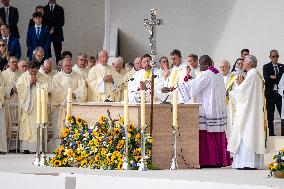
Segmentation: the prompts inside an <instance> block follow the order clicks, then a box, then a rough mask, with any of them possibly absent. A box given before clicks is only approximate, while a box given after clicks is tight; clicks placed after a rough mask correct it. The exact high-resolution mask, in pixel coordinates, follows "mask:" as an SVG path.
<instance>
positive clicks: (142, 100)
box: [140, 90, 146, 130]
mask: <svg viewBox="0 0 284 189" xmlns="http://www.w3.org/2000/svg"><path fill="white" fill-rule="evenodd" d="M145 101H146V94H145V90H141V105H140V106H141V129H142V130H144V129H145V127H146V124H145Z"/></svg>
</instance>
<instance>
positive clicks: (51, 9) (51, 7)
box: [50, 4, 54, 12]
mask: <svg viewBox="0 0 284 189" xmlns="http://www.w3.org/2000/svg"><path fill="white" fill-rule="evenodd" d="M53 7H54V5H53V4H51V5H50V12H52V11H53Z"/></svg>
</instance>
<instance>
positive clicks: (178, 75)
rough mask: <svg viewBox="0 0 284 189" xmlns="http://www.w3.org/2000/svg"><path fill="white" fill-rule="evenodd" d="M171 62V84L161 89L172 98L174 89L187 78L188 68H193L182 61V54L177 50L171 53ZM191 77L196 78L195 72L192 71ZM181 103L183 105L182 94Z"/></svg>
mask: <svg viewBox="0 0 284 189" xmlns="http://www.w3.org/2000/svg"><path fill="white" fill-rule="evenodd" d="M170 55H171V60H172V63H173V68H172V70H171V74H170V76H169V82H168V86H167V87H164V88H162V89H161V91H162V93H166V94H169V96H170V98H171V95H172V94H171V91H172V89H173V88H176V87H177V84H178V83H179V82H180V81H183V79H184V77H185V76H186V70H187V69H186V67H187V66H189V67H191V65H188V64H187V63H186V62H183V61H182V56H181V52H180V51H179V50H177V49H174V50H173V51H172V52H171V53H170ZM190 75H191V77H195V74H194V72H193V71H191V73H190ZM179 102H180V103H182V102H183V101H182V98H180V94H179Z"/></svg>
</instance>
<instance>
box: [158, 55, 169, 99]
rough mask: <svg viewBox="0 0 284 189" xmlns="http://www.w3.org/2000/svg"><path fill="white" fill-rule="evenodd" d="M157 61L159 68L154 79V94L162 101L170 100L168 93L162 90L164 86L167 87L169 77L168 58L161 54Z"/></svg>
mask: <svg viewBox="0 0 284 189" xmlns="http://www.w3.org/2000/svg"><path fill="white" fill-rule="evenodd" d="M159 63H160V69H159V71H158V73H157V77H156V80H155V95H156V96H157V98H158V99H160V100H161V102H162V103H166V102H171V97H170V94H169V93H163V92H162V89H163V88H164V87H169V77H170V74H171V70H170V65H169V60H168V58H167V57H165V56H162V57H161V58H160V60H159Z"/></svg>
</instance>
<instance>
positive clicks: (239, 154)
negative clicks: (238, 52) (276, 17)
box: [228, 55, 266, 169]
mask: <svg viewBox="0 0 284 189" xmlns="http://www.w3.org/2000/svg"><path fill="white" fill-rule="evenodd" d="M256 66H257V59H256V58H255V56H253V55H248V56H246V58H245V60H244V63H243V68H244V69H245V70H246V71H247V76H246V78H245V79H243V77H239V79H238V81H237V82H238V84H239V86H237V87H236V90H235V100H236V116H235V120H234V126H233V128H232V133H231V137H230V140H229V146H228V149H229V151H230V152H232V153H234V158H233V159H234V161H233V165H232V167H233V168H237V169H256V168H262V166H263V155H264V153H265V127H266V120H265V112H264V111H265V98H264V81H263V78H262V76H261V75H260V73H259V72H258V71H257V70H256Z"/></svg>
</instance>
